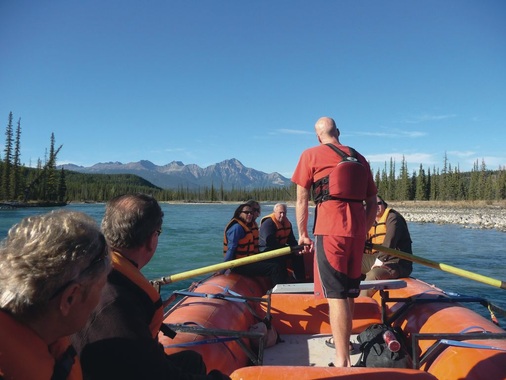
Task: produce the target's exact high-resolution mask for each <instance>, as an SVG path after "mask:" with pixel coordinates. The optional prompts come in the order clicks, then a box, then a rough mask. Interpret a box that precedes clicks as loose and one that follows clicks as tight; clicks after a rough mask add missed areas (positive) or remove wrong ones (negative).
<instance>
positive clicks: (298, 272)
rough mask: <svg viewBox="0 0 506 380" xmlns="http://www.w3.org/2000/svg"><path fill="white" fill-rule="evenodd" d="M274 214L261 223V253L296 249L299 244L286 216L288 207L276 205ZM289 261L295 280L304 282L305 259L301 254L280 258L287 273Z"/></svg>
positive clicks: (282, 204) (280, 204) (264, 218)
mask: <svg viewBox="0 0 506 380" xmlns="http://www.w3.org/2000/svg"><path fill="white" fill-rule="evenodd" d="M273 211H274V212H273V213H272V214H269V215H267V216H264V217H263V218H262V220H261V222H260V238H259V249H260V252H267V251H272V250H274V249H279V248H283V247H286V246H290V247H294V246H296V245H297V244H298V242H297V239H295V235H294V233H293V228H292V223H291V222H290V221H289V220H288V218H287V216H286V205H285V204H284V203H277V204H275V205H274V208H273ZM287 260H290V261H291V267H292V269H293V274H294V278H295V280H296V281H299V282H304V281H305V279H306V273H305V268H304V257H303V256H301V255H300V254H299V253H292V254H290V255H286V256H281V257H279V260H278V261H279V263H280V265H281V266H282V268H283V270H284V271H286V268H287Z"/></svg>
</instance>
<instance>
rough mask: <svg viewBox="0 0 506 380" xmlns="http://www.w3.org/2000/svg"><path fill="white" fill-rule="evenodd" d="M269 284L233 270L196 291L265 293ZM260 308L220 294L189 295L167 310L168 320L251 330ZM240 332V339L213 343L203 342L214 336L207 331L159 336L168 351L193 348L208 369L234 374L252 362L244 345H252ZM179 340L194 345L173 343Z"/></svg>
mask: <svg viewBox="0 0 506 380" xmlns="http://www.w3.org/2000/svg"><path fill="white" fill-rule="evenodd" d="M268 288H269V284H268V281H266V280H265V279H263V278H251V277H245V276H240V275H237V274H233V273H232V274H227V275H217V276H214V277H211V278H209V279H207V280H206V281H205V282H203V283H202V284H199V285H198V286H197V287H196V288H195V289H194V291H195V292H196V293H208V294H217V293H224V294H227V291H228V290H230V291H231V292H233V294H240V295H242V296H245V297H258V296H259V295H263V294H265V293H266V292H267V290H268ZM230 294H232V293H230ZM260 311H261V309H260V306H259V305H258V303H255V302H252V301H248V302H233V301H227V300H224V299H220V298H199V297H185V298H184V299H183V300H182V301H181V302H178V303H177V304H176V305H175V306H174V307H173V308H172V309H170V310H169V311H168V312H167V314H166V317H165V319H164V323H167V324H171V325H178V324H186V325H189V326H196V327H203V328H207V329H209V330H213V329H223V330H229V331H239V332H247V331H248V330H249V328H250V326H252V325H253V324H255V323H257V322H258V320H257V318H256V317H255V316H254V314H253V313H257V312H260ZM252 312H253V313H252ZM239 335H240V334H238V335H237V338H238V339H236V340H231V341H219V342H216V343H210V344H207V343H203V341H206V340H209V339H210V338H213V336H209V335H204V334H194V333H186V332H180V333H178V334H177V335H176V337H175V338H174V339H170V338H168V337H166V336H164V335H162V334H159V336H158V337H159V341H160V343H162V344H163V346H164V347H165V352H166V353H167V354H172V353H176V352H180V351H183V350H187V349H191V350H194V351H196V352H198V353H200V354H201V355H202V357H203V359H204V362H205V363H206V365H207V367H208V368H207V369H208V371H210V370H213V369H218V370H220V371H221V372H223V373H225V374H230V373H232V372H233V371H234V370H235V369H236V368H240V367H244V366H246V365H249V364H250V358H249V357H248V353H247V352H246V351H245V349H244V348H243V347H241V346H242V345H244V346H245V347H246V349H251V345H250V340H249V339H248V338H244V337H240V336H239ZM239 340H240V342H239ZM199 342H202V344H200V343H199ZM179 344H181V345H184V344H190V345H189V346H186V347H184V346H183V347H172V346H174V345H179Z"/></svg>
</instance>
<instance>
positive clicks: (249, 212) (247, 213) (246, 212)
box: [241, 211, 253, 215]
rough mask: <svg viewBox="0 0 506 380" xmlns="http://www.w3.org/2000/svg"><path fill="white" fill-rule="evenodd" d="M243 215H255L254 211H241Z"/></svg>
mask: <svg viewBox="0 0 506 380" xmlns="http://www.w3.org/2000/svg"><path fill="white" fill-rule="evenodd" d="M241 212H242V213H244V214H246V215H250V214H253V211H241Z"/></svg>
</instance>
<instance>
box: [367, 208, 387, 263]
mask: <svg viewBox="0 0 506 380" xmlns="http://www.w3.org/2000/svg"><path fill="white" fill-rule="evenodd" d="M391 209H392V208H391V207H388V208H386V209H385V211H384V212H383V215H381V218H380V219H379V220H378V221H377V222H376V223H374V224H373V226H372V227H371V229H370V230H369V233H368V234H367V238H368V240H369V241H370V242H371V243H373V244H379V245H381V244H383V241H384V240H385V235H386V234H387V218H388V214H389V213H390V210H391ZM376 252H378V251H376V250H374V251H373V253H376Z"/></svg>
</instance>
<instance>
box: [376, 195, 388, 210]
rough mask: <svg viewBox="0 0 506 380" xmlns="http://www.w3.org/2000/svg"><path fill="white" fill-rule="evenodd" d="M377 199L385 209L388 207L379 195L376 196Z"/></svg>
mask: <svg viewBox="0 0 506 380" xmlns="http://www.w3.org/2000/svg"><path fill="white" fill-rule="evenodd" d="M377 197H378V198H379V199H380V201H381V203H383V206H385V208H387V207H388V203H387V202H385V201H384V199H383V198H381V197H380V196H379V195H377Z"/></svg>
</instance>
